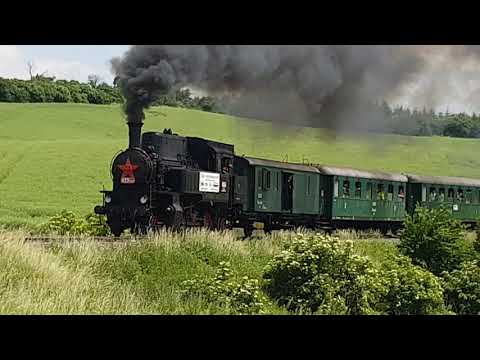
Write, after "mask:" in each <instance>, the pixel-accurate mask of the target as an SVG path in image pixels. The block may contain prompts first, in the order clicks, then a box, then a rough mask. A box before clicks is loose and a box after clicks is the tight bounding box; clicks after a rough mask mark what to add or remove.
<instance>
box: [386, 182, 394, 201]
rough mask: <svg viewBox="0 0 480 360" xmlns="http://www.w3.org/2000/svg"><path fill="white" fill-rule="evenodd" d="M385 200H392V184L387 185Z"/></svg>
mask: <svg viewBox="0 0 480 360" xmlns="http://www.w3.org/2000/svg"><path fill="white" fill-rule="evenodd" d="M387 200H388V201H392V200H393V185H388V194H387Z"/></svg>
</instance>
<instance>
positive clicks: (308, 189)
mask: <svg viewBox="0 0 480 360" xmlns="http://www.w3.org/2000/svg"><path fill="white" fill-rule="evenodd" d="M307 195H310V176H307Z"/></svg>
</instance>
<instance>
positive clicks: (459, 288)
mask: <svg viewBox="0 0 480 360" xmlns="http://www.w3.org/2000/svg"><path fill="white" fill-rule="evenodd" d="M443 287H444V289H445V291H444V296H445V303H446V304H447V306H449V308H451V309H452V310H453V311H455V313H457V314H459V315H480V264H479V262H478V261H471V262H466V263H464V264H463V265H462V267H461V268H460V269H459V270H454V271H452V272H451V273H444V274H443Z"/></svg>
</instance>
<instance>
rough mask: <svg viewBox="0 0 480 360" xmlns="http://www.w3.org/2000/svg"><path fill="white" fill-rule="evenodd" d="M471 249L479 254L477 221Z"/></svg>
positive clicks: (479, 237)
mask: <svg viewBox="0 0 480 360" xmlns="http://www.w3.org/2000/svg"><path fill="white" fill-rule="evenodd" d="M473 249H474V250H475V251H476V252H477V253H480V220H479V221H477V225H476V228H475V240H474V241H473Z"/></svg>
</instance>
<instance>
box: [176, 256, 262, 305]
mask: <svg viewBox="0 0 480 360" xmlns="http://www.w3.org/2000/svg"><path fill="white" fill-rule="evenodd" d="M182 288H183V290H182V294H183V296H184V297H194V296H197V297H201V298H202V299H203V300H204V301H206V302H207V303H214V304H216V305H218V306H222V307H225V308H226V309H227V311H228V312H229V313H230V314H259V313H260V314H261V313H263V312H264V307H265V305H266V303H267V300H266V298H265V297H264V295H263V294H262V292H261V290H260V286H259V281H258V280H256V279H250V278H249V277H247V276H244V277H242V278H241V279H240V280H239V281H238V280H233V279H232V271H231V268H230V264H229V263H228V262H221V263H220V267H219V268H218V269H217V272H216V274H215V276H214V277H213V278H210V279H199V278H197V279H193V280H187V281H184V282H183V283H182Z"/></svg>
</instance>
